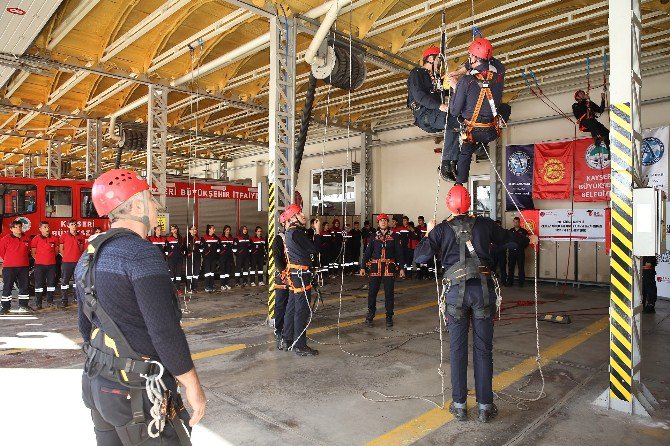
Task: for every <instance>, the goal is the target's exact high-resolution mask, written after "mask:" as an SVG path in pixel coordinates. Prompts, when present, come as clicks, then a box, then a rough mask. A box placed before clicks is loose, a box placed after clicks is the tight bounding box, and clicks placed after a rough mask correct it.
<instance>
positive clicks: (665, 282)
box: [656, 251, 670, 299]
mask: <svg viewBox="0 0 670 446" xmlns="http://www.w3.org/2000/svg"><path fill="white" fill-rule="evenodd" d="M656 260H658V262H657V264H656V291H657V293H658V297H661V298H666V299H670V251H666V252H664V253H663V254H661V255H660V256H658V257H657V258H656Z"/></svg>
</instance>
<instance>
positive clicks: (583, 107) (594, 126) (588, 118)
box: [572, 90, 610, 150]
mask: <svg viewBox="0 0 670 446" xmlns="http://www.w3.org/2000/svg"><path fill="white" fill-rule="evenodd" d="M600 97H601V101H600V106H598V105H597V104H596V103H595V102H593V101H592V100H591V98H589V97H588V95H587V94H586V92H585V91H584V90H577V91H576V92H575V103H574V104H572V114H574V115H575V118H577V123H578V124H579V130H581V131H582V132H590V133H591V136H592V137H593V140H594V141H595V143H596V144H600V142H604V143H605V145H606V146H607V149H608V150H609V148H610V131H609V130H607V127H605V126H604V125H602V123H600V121H598V116H596V115H600V114H601V113H602V112H604V111H605V92H604V91H603V92H602V94H601V95H600Z"/></svg>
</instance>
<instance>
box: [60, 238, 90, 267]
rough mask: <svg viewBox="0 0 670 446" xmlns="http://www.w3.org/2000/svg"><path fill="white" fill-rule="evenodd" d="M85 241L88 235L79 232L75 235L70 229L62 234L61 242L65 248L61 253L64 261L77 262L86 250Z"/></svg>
mask: <svg viewBox="0 0 670 446" xmlns="http://www.w3.org/2000/svg"><path fill="white" fill-rule="evenodd" d="M85 243H86V237H85V236H83V235H81V234H80V233H78V232H77V234H75V235H72V234H71V233H70V231H68V232H65V233H63V234H61V236H60V244H61V245H63V249H62V251H61V253H60V255H61V257H62V258H63V262H67V263H72V262H74V263H77V262H78V261H79V257H81V254H82V253H83V252H84V244H85Z"/></svg>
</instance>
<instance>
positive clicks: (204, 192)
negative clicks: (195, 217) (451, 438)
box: [153, 181, 258, 200]
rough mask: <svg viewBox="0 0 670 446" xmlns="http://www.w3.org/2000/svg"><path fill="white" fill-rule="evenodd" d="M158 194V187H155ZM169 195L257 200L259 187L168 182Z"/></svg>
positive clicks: (154, 191)
mask: <svg viewBox="0 0 670 446" xmlns="http://www.w3.org/2000/svg"><path fill="white" fill-rule="evenodd" d="M153 193H154V194H156V189H155V188H154V189H153ZM165 195H166V196H168V197H191V198H194V197H195V198H214V199H220V200H256V199H257V195H258V192H257V189H256V188H255V187H249V186H239V185H237V184H216V183H195V187H194V184H193V183H182V182H179V181H174V182H168V183H167V192H166V194H165Z"/></svg>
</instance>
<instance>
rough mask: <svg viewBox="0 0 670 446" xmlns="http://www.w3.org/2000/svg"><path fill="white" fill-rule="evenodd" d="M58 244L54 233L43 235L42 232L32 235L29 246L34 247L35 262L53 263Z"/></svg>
mask: <svg viewBox="0 0 670 446" xmlns="http://www.w3.org/2000/svg"><path fill="white" fill-rule="evenodd" d="M58 245H59V239H58V237H56V236H55V235H49V236H48V237H43V236H42V234H38V235H36V236H35V237H33V239H32V241H31V242H30V247H31V248H35V256H34V257H35V264H36V265H55V264H56V250H57V249H58Z"/></svg>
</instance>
